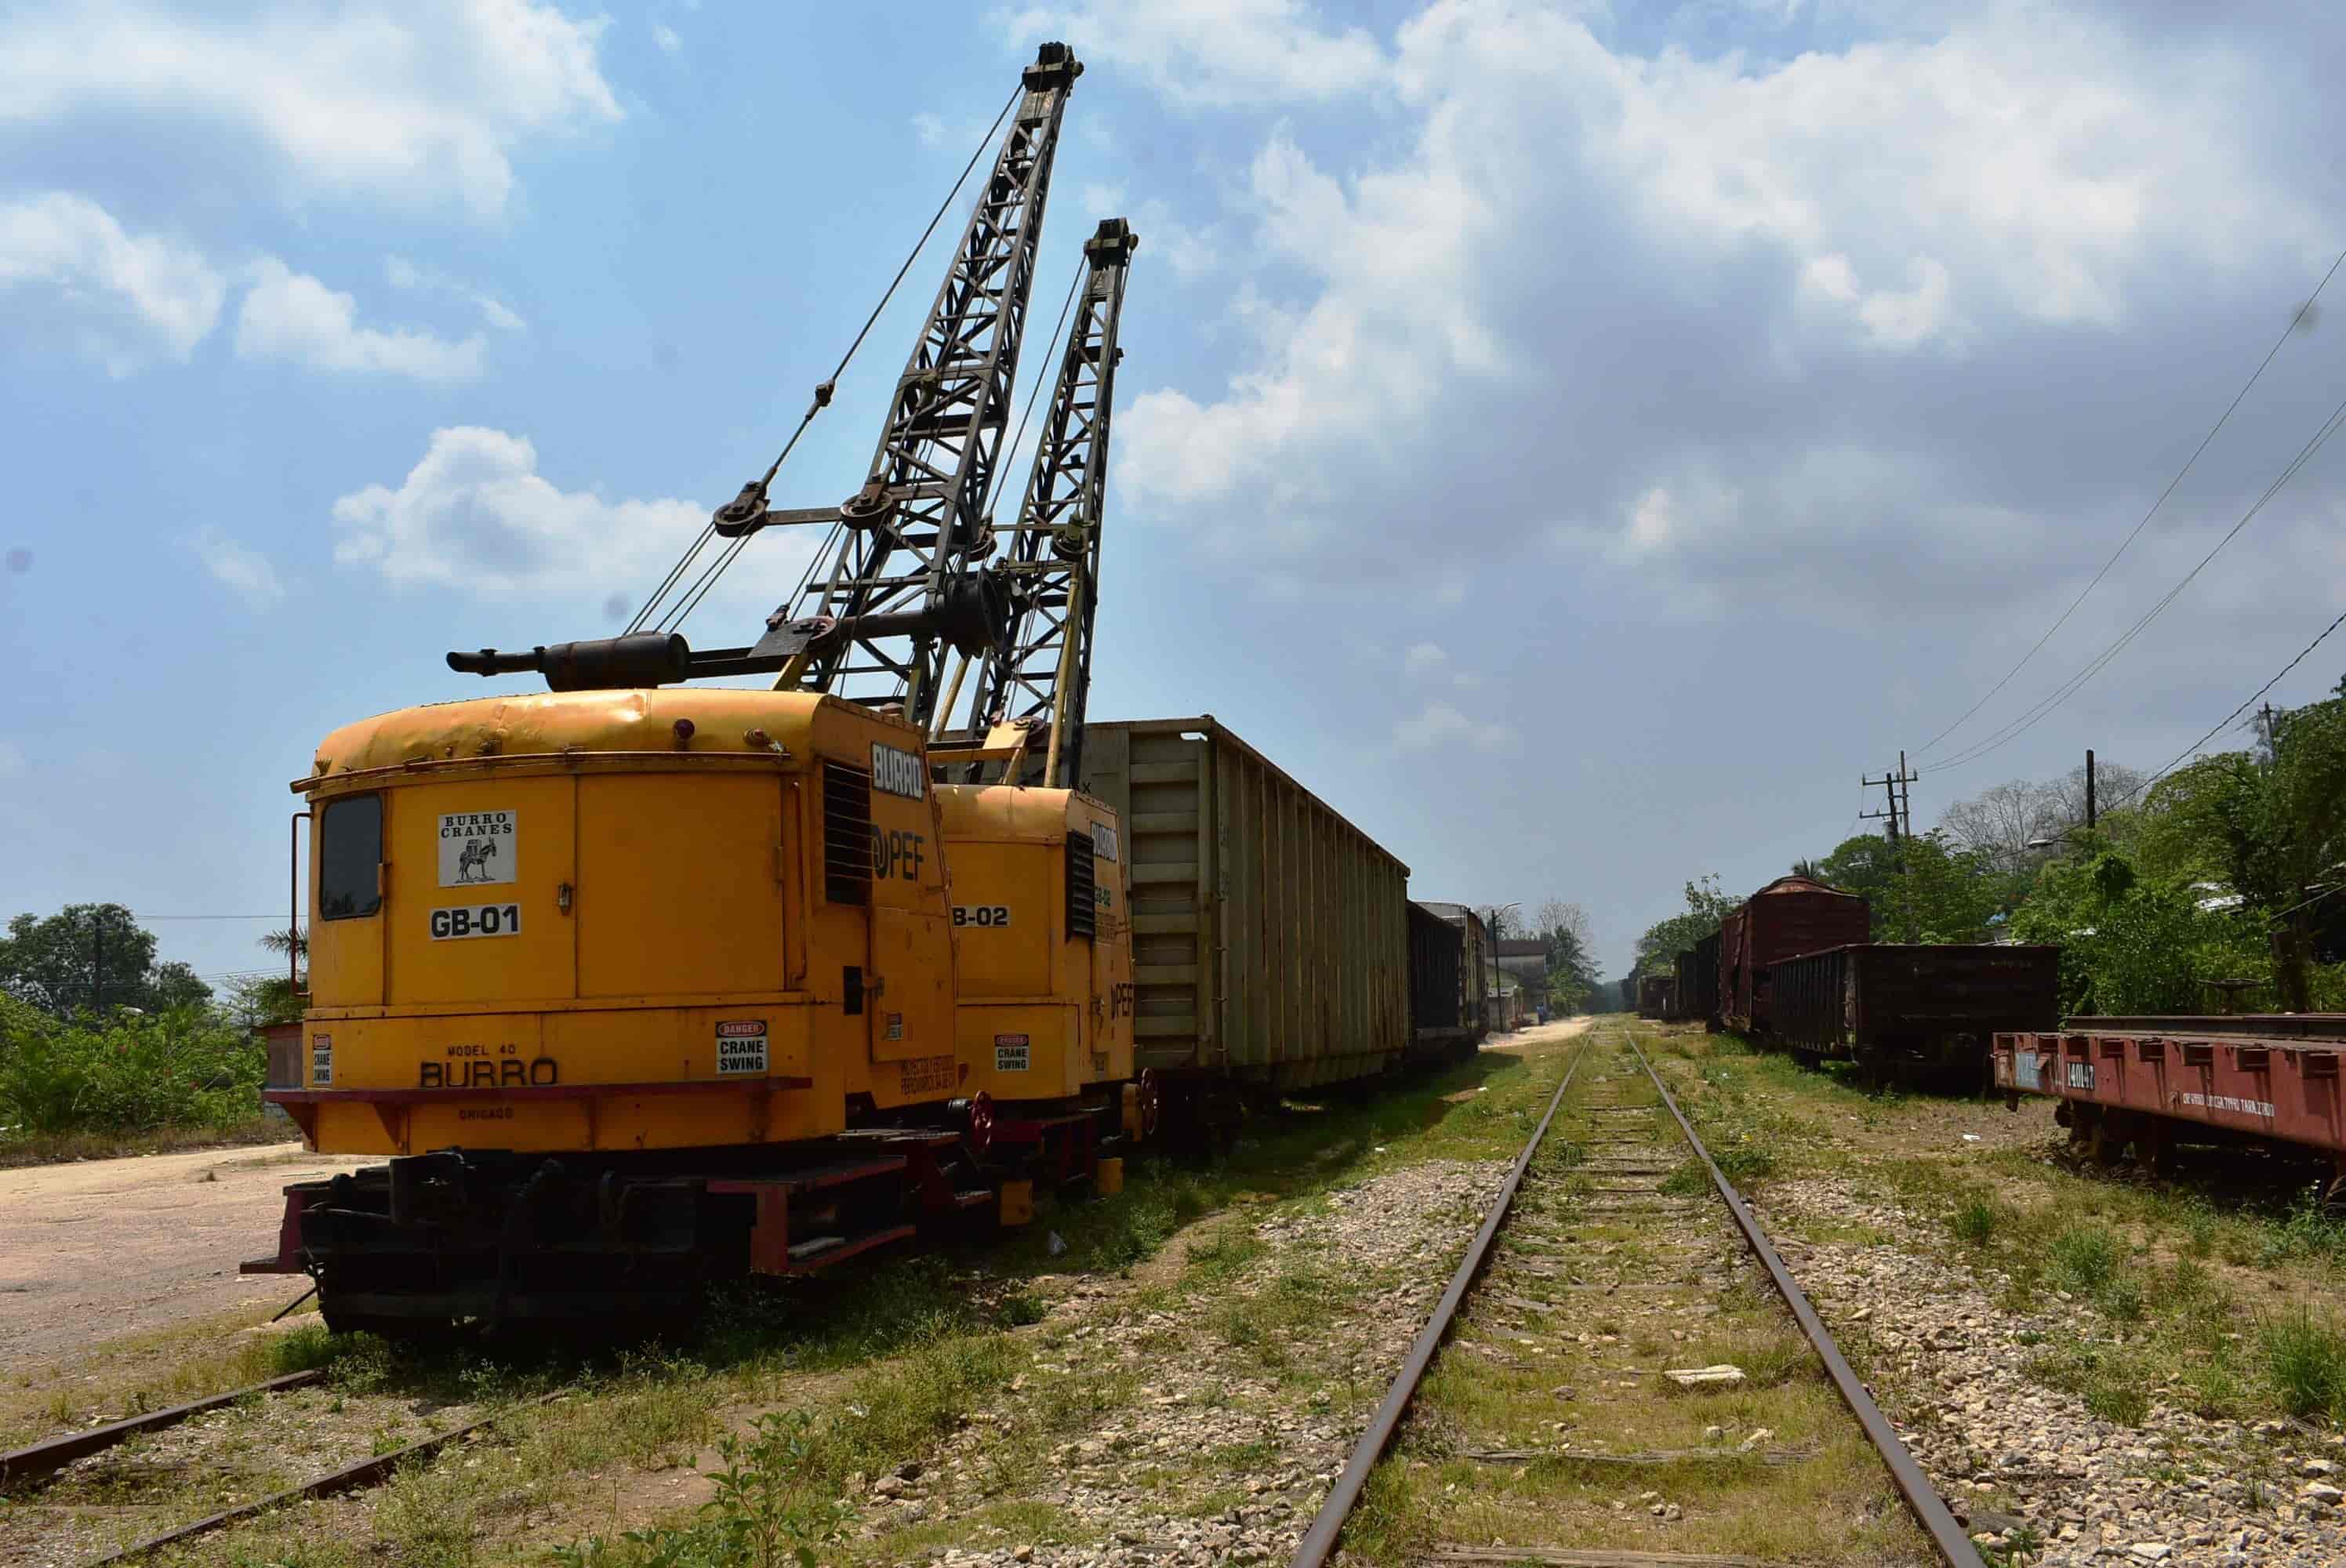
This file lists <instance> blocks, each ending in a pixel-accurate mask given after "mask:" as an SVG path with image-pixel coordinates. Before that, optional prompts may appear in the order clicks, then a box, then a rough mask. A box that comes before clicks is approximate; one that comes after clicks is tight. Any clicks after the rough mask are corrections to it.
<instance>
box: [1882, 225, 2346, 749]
mask: <svg viewBox="0 0 2346 1568" xmlns="http://www.w3.org/2000/svg"><path fill="white" fill-rule="evenodd" d="M2341 265H2346V250H2341V251H2340V252H2339V253H2338V260H2335V261H2332V262H2331V263H2330V270H2329V271H2327V272H2324V273H2323V274H2322V275H2321V282H2319V283H2317V284H2315V285H2314V286H2313V292H2312V293H2310V294H2309V295H2307V296H2306V300H2305V303H2304V304H2302V305H2300V306H2299V307H2298V308H2297V311H2296V313H2295V314H2294V315H2292V316H2290V319H2289V325H2288V326H2286V327H2284V328H2282V329H2281V334H2280V337H2278V338H2276V339H2274V340H2273V346H2272V347H2271V348H2270V349H2268V350H2266V351H2265V357H2264V358H2263V359H2261V360H2259V361H2258V362H2257V368H2256V371H2255V372H2254V373H2253V374H2251V375H2250V376H2249V379H2248V381H2247V382H2245V383H2244V384H2243V385H2242V386H2241V388H2240V390H2239V392H2235V393H2233V394H2232V401H2231V402H2229V403H2227V404H2226V405H2225V406H2224V412H2223V413H2222V414H2220V415H2219V416H2218V418H2217V420H2216V423H2214V424H2213V425H2211V426H2209V427H2208V433H2207V434H2206V435H2204V436H2201V437H2200V438H2199V444H2198V446H2195V447H2193V448H2192V449H2191V455H2190V456H2189V457H2188V458H2186V459H2184V462H2183V466H2182V467H2181V468H2178V469H2177V470H2176V471H2175V477H2174V478H2172V479H2170V480H2168V482H2167V488H2166V489H2164V490H2162V491H2160V492H2159V493H2158V499H2157V500H2156V501H2154V502H2152V503H2151V504H2150V510H2149V511H2147V512H2145V513H2144V514H2142V520H2141V521H2140V522H2138V523H2137V524H2135V525H2134V528H2133V530H2132V532H2130V533H2128V534H2127V536H2126V538H2125V539H2124V540H2122V541H2121V542H2120V543H2119V545H2118V547H2117V549H2116V550H2114V551H2112V552H2111V553H2110V558H2109V559H2108V560H2106V561H2104V562H2103V563H2102V567H2101V570H2100V571H2098V572H2096V573H2095V574H2094V576H2093V580H2092V581H2091V582H2089V583H2087V584H2086V585H2085V587H2084V588H2083V589H2081V590H2079V592H2078V594H2077V596H2076V598H2074V599H2072V600H2070V601H2069V607H2068V608H2067V609H2066V610H2063V611H2062V612H2061V615H2060V617H2059V618H2058V619H2056V620H2055V621H2054V623H2053V624H2052V625H2051V626H2047V627H2046V628H2045V635H2044V636H2041V637H2038V638H2037V639H2036V641H2035V643H2034V644H2033V645H2031V647H2029V649H2028V651H2027V652H2026V653H2025V654H2023V655H2021V656H2020V662H2019V663H2018V664H2015V665H2014V666H2013V667H2011V668H2010V669H2008V670H2006V671H2004V678H2003V679H2002V680H1999V681H1997V682H1996V683H1995V684H1994V686H1992V687H1988V689H1987V694H1986V695H1985V696H1984V697H1981V698H1980V699H1979V700H1978V701H1977V702H1974V703H1973V704H1972V705H1971V707H1969V708H1965V709H1964V712H1963V716H1962V717H1961V718H1957V719H1956V720H1955V721H1954V722H1953V724H1950V725H1948V726H1947V727H1946V728H1944V729H1942V730H1941V731H1939V733H1938V734H1936V735H1934V736H1933V737H1931V738H1930V739H1928V740H1926V741H1924V742H1923V746H1922V749H1921V750H1918V751H1917V752H1915V753H1914V756H1915V759H1917V760H1918V761H1919V760H1920V759H1922V757H1923V754H1924V753H1926V752H1928V751H1929V750H1930V749H1931V748H1933V747H1934V746H1936V745H1938V744H1939V742H1940V741H1942V740H1944V739H1945V738H1947V737H1948V736H1950V735H1953V733H1954V732H1955V731H1956V730H1958V729H1961V728H1963V727H1964V725H1965V724H1967V723H1969V722H1970V720H1971V717H1972V715H1973V714H1975V713H1977V712H1978V711H1979V710H1980V709H1981V708H1985V707H1986V706H1987V705H1988V703H1989V702H1990V701H1991V700H1992V699H1993V698H1994V696H1995V694H1996V693H1997V692H1999V691H2002V690H2003V689H2004V687H2007V686H2009V685H2011V684H2012V677H2014V676H2016V675H2018V674H2019V673H2020V672H2021V670H2022V669H2023V668H2024V667H2025V666H2026V665H2027V663H2028V661H2029V660H2030V659H2033V658H2035V657H2036V656H2037V654H2038V653H2039V652H2041V651H2042V650H2043V649H2044V647H2045V644H2046V643H2048V642H2050V641H2052V640H2053V634H2054V633H2055V632H2057V631H2059V630H2060V629H2061V628H2062V626H2065V625H2066V624H2067V622H2068V619H2069V617H2070V616H2074V615H2076V613H2077V606H2080V605H2082V604H2084V603H2085V602H2086V596H2087V595H2089V594H2091V593H2092V592H2093V591H2094V590H2095V589H2096V588H2097V587H2099V586H2100V585H2101V582H2102V579H2103V578H2104V577H2106V576H2108V575H2110V568H2111V567H2113V566H2115V565H2117V564H2118V557H2119V556H2121V555H2125V554H2126V553H2127V550H2128V549H2129V548H2131V547H2132V545H2134V542H2135V540H2136V539H2137V538H2139V537H2140V536H2141V535H2142V531H2143V530H2144V529H2145V528H2147V527H2148V526H2149V525H2150V520H2151V519H2152V518H2153V517H2156V516H2157V515H2158V509H2159V508H2160V507H2162V506H2164V505H2166V504H2167V498H2168V496H2170V495H2172V494H2175V487H2176V486H2177V485H2178V484H2182V483H2183V479H2184V476H2185V475H2186V474H2188V473H2190V472H2191V469H2192V465H2193V464H2194V463H2198V461H2199V457H2200V454H2201V453H2204V452H2206V451H2207V450H2208V445H2209V444H2210V443H2213V442H2214V441H2215V439H2216V437H2217V435H2218V434H2219V433H2221V432H2222V430H2223V428H2224V426H2225V425H2226V424H2228V423H2230V421H2231V418H2232V415H2233V414H2234V413H2235V412H2238V410H2239V406H2240V403H2241V402H2242V401H2243V400H2244V399H2246V398H2247V397H2248V395H2249V391H2250V390H2251V389H2253V388H2254V387H2255V386H2256V384H2257V382H2259V381H2260V380H2262V379H2263V377H2264V373H2265V370H2266V368H2267V367H2268V366H2270V364H2271V363H2272V362H2273V361H2274V359H2275V358H2276V357H2277V356H2279V354H2280V351H2281V349H2282V347H2283V346H2284V345H2285V344H2287V343H2288V341H2289V340H2290V337H2292V336H2293V335H2294V334H2295V333H2296V331H2297V330H2298V328H2299V326H2300V324H2301V323H2302V322H2303V321H2305V319H2306V312H2307V311H2310V310H2312V309H2313V302H2314V301H2315V300H2319V299H2321V291H2322V290H2324V289H2327V288H2328V287H2330V280H2331V278H2333V277H2335V276H2337V273H2338V269H2339V267H2340V266H2341Z"/></svg>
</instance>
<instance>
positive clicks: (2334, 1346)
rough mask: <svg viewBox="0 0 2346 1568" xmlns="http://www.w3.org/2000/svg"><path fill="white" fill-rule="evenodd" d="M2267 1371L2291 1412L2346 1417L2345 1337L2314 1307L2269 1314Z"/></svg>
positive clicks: (2263, 1333)
mask: <svg viewBox="0 0 2346 1568" xmlns="http://www.w3.org/2000/svg"><path fill="white" fill-rule="evenodd" d="M2258 1339H2259V1344H2260V1345H2261V1347H2262V1349H2263V1350H2264V1360H2265V1375H2266V1377H2267V1378H2268V1379H2270V1380H2271V1383H2272V1385H2273V1387H2274V1389H2275V1390H2278V1391H2279V1393H2280V1402H2281V1408H2282V1409H2283V1410H2287V1411H2288V1412H2289V1413H2290V1415H2292V1416H2300V1417H2303V1416H2321V1415H2326V1416H2334V1417H2346V1335H2341V1334H2340V1332H2339V1331H2338V1329H2336V1328H2335V1327H2334V1326H2333V1325H2332V1324H2331V1323H2329V1322H2327V1321H2324V1320H2322V1319H2317V1318H2316V1317H2315V1316H2314V1315H2313V1312H2312V1310H2311V1308H2307V1307H2302V1306H2300V1307H2299V1308H2296V1309H2295V1310H2293V1311H2290V1312H2287V1313H2283V1314H2281V1315H2280V1316H2277V1317H2274V1318H2270V1319H2266V1321H2265V1322H2264V1323H2263V1324H2262V1325H2261V1326H2260V1327H2259V1330H2258Z"/></svg>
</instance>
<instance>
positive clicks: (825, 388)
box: [627, 82, 1026, 632]
mask: <svg viewBox="0 0 2346 1568" xmlns="http://www.w3.org/2000/svg"><path fill="white" fill-rule="evenodd" d="M1025 92H1026V87H1025V83H1023V82H1022V83H1020V84H1019V86H1018V87H1015V88H1014V89H1013V90H1012V91H1011V94H1010V97H1009V98H1008V100H1007V101H1005V103H1004V104H1003V106H1002V112H1001V113H1000V114H997V115H995V116H994V123H993V124H992V125H991V126H989V127H986V131H985V135H984V137H981V138H979V140H978V144H977V148H976V150H975V151H974V152H972V153H971V154H970V155H969V161H968V162H967V163H966V164H964V165H963V166H962V171H961V177H960V178H957V179H955V180H954V183H953V188H952V189H951V190H949V191H947V192H945V199H943V201H941V202H939V203H938V204H937V209H936V211H935V212H933V214H931V215H930V217H929V223H928V227H927V228H925V229H922V230H921V237H920V238H919V239H916V240H914V241H913V248H912V249H911V250H910V251H908V252H906V254H905V256H904V260H903V265H902V266H900V267H898V268H897V269H896V275H895V277H893V278H892V279H891V280H889V282H888V287H887V290H886V291H885V292H883V293H882V295H881V296H880V302H879V303H878V304H876V305H874V306H872V313H871V314H870V315H868V316H866V317H864V318H863V326H862V330H861V331H858V332H857V333H856V334H855V341H853V342H852V343H850V344H848V345H847V351H846V352H845V353H843V354H841V356H840V357H839V363H838V364H837V365H836V366H835V367H834V368H833V369H832V371H831V374H830V375H829V376H828V377H827V378H825V379H824V381H823V382H821V385H819V386H817V387H816V388H815V394H814V401H813V402H811V403H809V404H808V405H807V411H806V412H805V413H803V414H801V415H800V416H799V423H798V428H797V429H795V430H793V431H791V432H790V439H789V440H788V441H786V442H784V443H782V450H781V452H780V453H779V454H778V455H777V456H776V457H775V459H774V461H773V463H771V464H770V466H768V468H767V469H766V476H765V478H764V480H763V481H762V482H761V484H772V483H773V482H774V475H775V474H777V473H780V472H781V467H782V460H783V459H784V458H787V457H789V456H790V449H791V448H793V447H795V446H796V445H798V443H799V437H800V436H801V435H803V434H805V433H806V428H807V426H808V425H810V424H811V423H814V416H815V415H816V414H817V413H818V412H821V410H822V409H823V408H825V407H826V406H828V405H829V403H830V402H831V389H832V388H833V387H834V386H836V385H837V384H838V382H839V378H840V377H841V375H843V374H845V373H846V372H847V367H848V364H849V363H850V361H852V360H853V359H854V358H855V352H856V351H857V350H858V349H861V348H862V346H863V340H864V339H865V338H866V337H869V336H870V335H871V332H872V326H873V324H874V323H876V322H877V321H879V320H880V312H881V311H884V310H886V309H887V308H888V301H889V300H892V299H893V298H894V297H895V293H896V290H897V288H898V286H899V285H901V284H902V283H903V281H904V276H905V274H906V273H908V272H910V271H911V270H913V262H914V261H916V260H919V259H920V255H921V252H922V251H923V249H927V247H928V243H929V239H930V238H931V237H932V236H933V235H934V234H935V233H936V231H937V225H938V224H939V223H941V222H943V219H944V215H945V214H946V213H947V212H948V211H950V210H951V209H952V208H953V204H954V199H956V198H958V197H959V196H960V195H961V188H962V187H963V186H964V185H966V184H967V183H969V177H970V172H971V171H972V170H973V169H974V168H977V160H978V159H979V158H984V156H985V149H986V148H990V147H992V146H993V145H994V137H995V136H996V135H997V134H999V133H1000V131H1001V129H1002V122H1003V121H1005V120H1006V119H1008V118H1009V117H1010V111H1011V109H1012V108H1014V107H1016V105H1017V103H1018V100H1019V99H1020V98H1021V97H1025ZM837 530H838V524H832V534H833V535H834V536H835V535H836V533H837ZM716 535H717V524H716V523H715V521H714V520H713V519H712V520H711V521H709V523H706V524H702V525H701V530H700V534H699V537H697V538H696V539H694V540H693V542H692V544H691V545H690V547H689V548H688V549H687V550H686V551H685V552H684V554H683V555H681V556H679V557H678V559H677V563H676V565H673V566H671V567H669V568H668V575H667V576H666V577H664V578H662V579H661V581H660V585H659V586H658V587H657V588H655V589H654V590H652V595H651V597H649V598H648V599H646V600H645V601H644V605H643V607H642V608H641V609H639V610H637V612H636V615H635V618H634V619H633V620H630V621H629V622H628V623H627V630H628V631H629V632H635V631H640V630H641V629H642V628H643V626H644V624H645V623H646V622H647V621H648V620H650V619H651V616H652V612H653V611H654V610H655V609H657V608H658V606H659V605H660V603H661V601H662V600H663V599H665V598H666V597H667V596H668V591H669V590H670V589H671V588H673V587H675V586H676V585H677V583H678V580H679V579H681V578H682V577H683V575H684V574H685V573H687V572H688V571H689V570H691V569H692V564H693V562H694V561H696V560H698V559H699V556H700V553H701V551H702V550H704V549H706V548H707V547H708V545H709V540H710V539H712V538H714V537H716ZM753 536H754V535H750V534H744V535H741V536H740V537H739V538H737V539H735V540H733V541H732V542H731V543H730V545H729V546H728V547H727V548H726V549H725V550H723V551H721V552H719V555H718V557H717V559H716V560H715V561H713V562H712V563H710V564H709V565H708V566H707V567H705V568H704V569H703V570H702V572H701V574H700V575H699V577H698V578H696V579H694V581H693V585H692V586H691V587H689V588H687V589H686V590H685V591H684V592H683V594H681V595H680V596H678V599H677V602H676V606H675V607H674V608H672V609H671V610H670V612H669V613H668V615H666V616H663V617H661V619H660V622H659V624H658V629H659V630H661V631H672V630H674V629H675V628H676V627H677V626H678V625H680V624H682V622H683V620H684V617H685V616H688V615H690V614H691V613H692V612H693V611H694V610H695V609H698V608H699V606H700V601H701V600H702V599H705V598H707V597H708V596H709V589H710V588H712V587H714V586H716V585H717V579H718V578H719V577H721V576H723V575H725V569H726V568H727V567H728V566H730V565H732V564H733V562H734V559H735V558H736V557H737V556H739V555H740V554H741V549H742V546H744V545H747V544H748V543H749V542H750V539H751V538H752V537H753ZM829 546H830V540H829V539H828V538H826V540H825V541H824V548H825V549H826V550H827V549H828V548H829ZM816 558H817V559H818V560H819V559H821V552H818V553H817V555H816ZM800 585H801V588H803V587H804V585H805V579H804V578H801V583H800Z"/></svg>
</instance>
